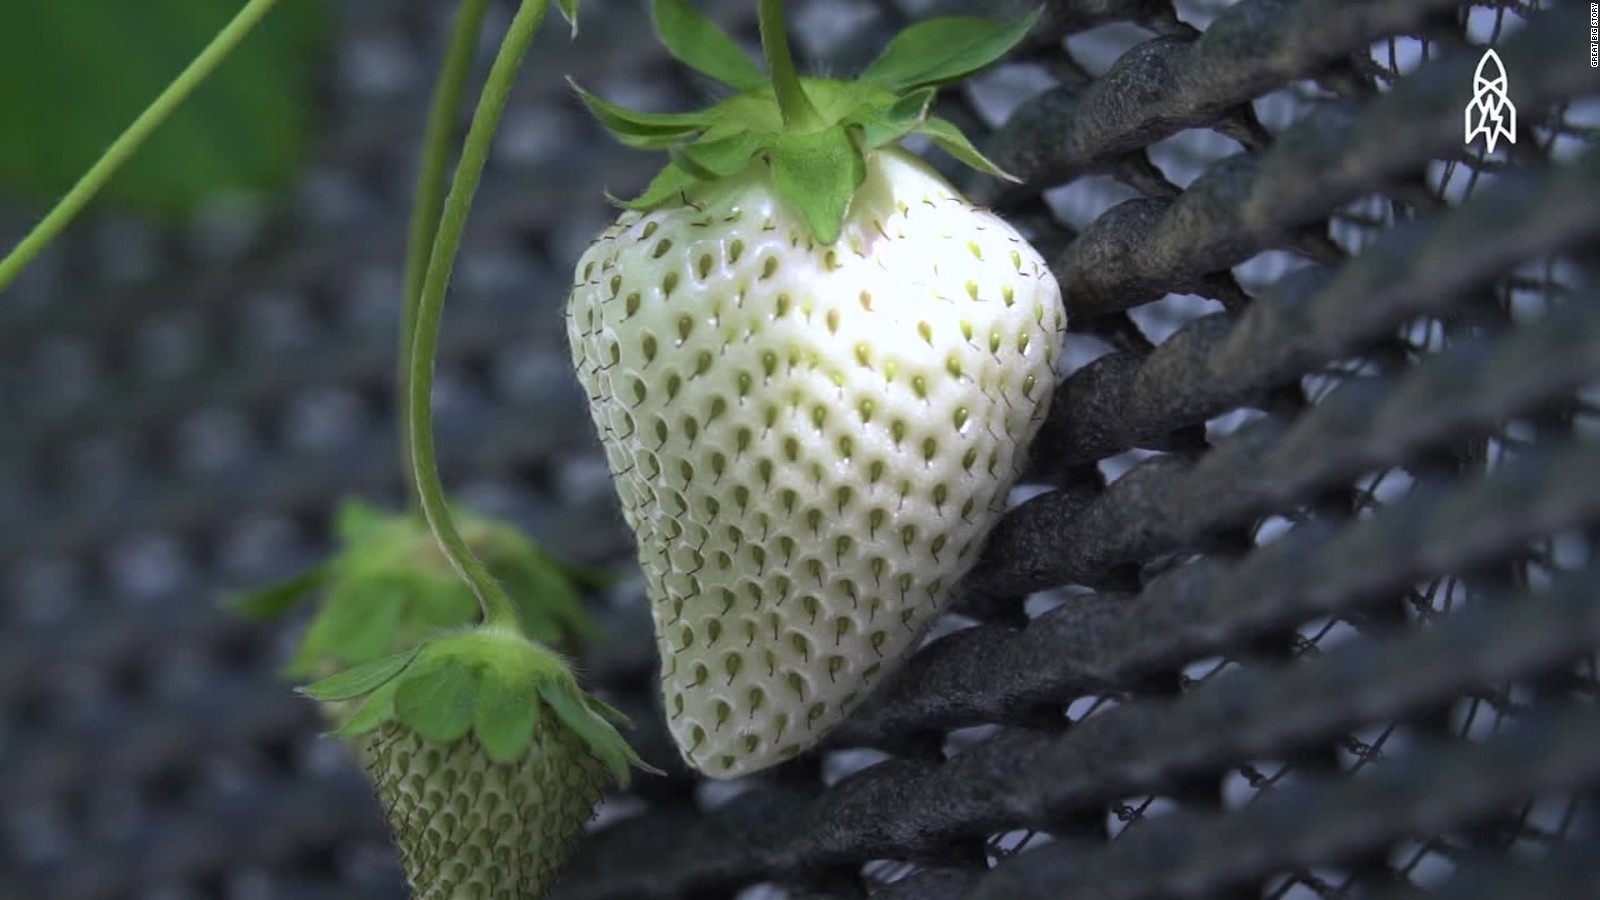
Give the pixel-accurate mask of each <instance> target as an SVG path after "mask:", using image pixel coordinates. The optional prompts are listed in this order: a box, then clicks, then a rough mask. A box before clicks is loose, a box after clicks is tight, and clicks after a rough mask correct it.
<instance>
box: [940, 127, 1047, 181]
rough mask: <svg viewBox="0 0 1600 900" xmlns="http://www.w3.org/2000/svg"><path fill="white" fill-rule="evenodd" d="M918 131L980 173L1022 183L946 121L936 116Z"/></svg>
mask: <svg viewBox="0 0 1600 900" xmlns="http://www.w3.org/2000/svg"><path fill="white" fill-rule="evenodd" d="M916 131H917V133H919V134H925V135H927V136H928V137H930V138H933V142H934V143H935V144H938V145H939V148H940V149H941V150H943V151H944V152H946V153H948V154H950V155H951V156H954V157H955V158H956V159H959V160H961V161H962V162H964V163H966V164H967V165H969V166H971V167H972V168H974V169H977V170H978V171H980V172H984V173H987V174H989V175H993V176H995V177H996V178H1004V179H1005V180H1007V181H1014V182H1021V180H1022V179H1020V178H1018V177H1017V176H1015V175H1013V174H1011V173H1010V172H1007V171H1006V170H1005V169H1002V168H1000V167H999V166H997V165H995V164H994V163H993V162H992V161H991V160H990V159H989V157H987V156H984V155H983V154H982V153H979V152H978V148H977V147H974V146H972V142H971V141H969V140H967V136H966V135H964V134H962V133H961V129H959V128H957V127H956V126H955V124H954V123H952V122H950V121H948V120H946V119H941V118H939V117H938V116H934V117H932V118H930V119H928V121H926V122H924V123H923V124H922V126H921V127H919V128H917V129H916Z"/></svg>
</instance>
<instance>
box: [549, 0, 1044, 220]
mask: <svg viewBox="0 0 1600 900" xmlns="http://www.w3.org/2000/svg"><path fill="white" fill-rule="evenodd" d="M760 10H761V32H762V44H763V46H764V48H765V49H766V57H767V63H768V66H767V68H768V72H769V73H770V74H767V73H763V72H762V70H761V68H760V67H759V66H758V65H757V63H756V62H755V61H754V60H752V59H751V58H750V57H749V56H747V55H746V54H745V53H744V51H743V50H741V49H740V48H739V46H738V44H736V43H735V42H734V41H733V39H732V38H731V37H729V36H728V35H727V34H726V33H725V32H723V31H722V30H721V29H719V28H718V27H717V26H716V25H715V24H713V23H712V22H711V21H710V20H709V19H707V18H706V17H705V16H704V15H702V14H701V13H699V12H698V11H696V10H695V9H694V7H693V6H691V5H690V3H689V0H654V5H653V14H654V18H655V26H656V33H657V35H658V36H659V37H660V39H661V42H662V44H664V45H665V46H666V48H667V50H668V51H669V52H670V53H671V54H672V55H673V56H674V57H676V58H677V59H678V60H679V61H680V62H682V63H684V64H685V65H687V66H689V67H690V68H692V69H694V70H695V71H697V72H700V73H701V74H702V75H705V76H707V77H709V78H712V79H714V80H716V81H718V82H720V83H722V84H725V85H728V86H729V87H731V88H734V89H735V90H736V91H737V93H735V94H733V95H732V96H730V97H728V98H727V99H724V100H722V101H721V102H719V103H716V104H715V105H713V106H710V107H707V108H705V109H701V110H695V111H692V112H675V113H647V112H638V111H635V110H630V109H627V108H625V107H622V106H619V105H617V104H614V103H611V102H609V101H607V100H605V99H603V98H601V97H598V96H596V95H594V94H592V93H590V92H588V91H586V90H584V89H583V88H581V87H579V86H578V85H577V84H575V83H574V84H573V88H574V89H575V90H576V91H577V93H578V96H579V98H580V99H581V100H582V101H583V103H584V105H585V106H586V107H588V109H589V112H590V113H591V114H592V115H593V116H594V117H595V119H597V120H598V121H599V122H600V124H601V125H602V126H604V127H605V128H606V129H607V130H608V131H609V132H610V133H611V134H612V135H613V136H615V137H616V138H617V139H618V140H619V141H621V142H622V143H624V144H626V145H628V146H630V147H636V148H639V149H646V150H665V151H667V153H668V154H669V156H670V157H671V161H670V162H669V163H668V164H667V165H666V166H665V167H664V168H663V169H662V170H661V171H660V172H659V173H658V174H657V175H656V176H655V178H654V179H653V180H652V181H651V182H650V185H649V186H648V187H647V188H646V189H645V190H644V192H643V193H642V194H640V195H639V196H637V197H634V198H632V199H631V200H627V201H623V203H622V205H624V206H626V207H628V208H630V209H636V210H640V211H647V210H651V209H655V208H658V207H660V206H663V205H666V204H668V203H671V202H674V201H678V202H681V201H682V198H683V194H684V192H685V191H687V190H688V189H690V188H691V187H693V186H694V185H696V184H699V183H704V182H707V181H715V180H718V179H722V178H728V177H731V176H733V175H736V174H738V173H740V172H742V171H744V170H745V169H746V168H747V167H749V166H752V165H764V166H766V167H767V168H768V169H769V170H770V172H771V177H772V179H773V183H774V185H775V186H776V188H777V190H778V193H779V194H780V195H781V196H782V197H783V199H784V201H785V202H787V203H788V204H790V205H791V206H792V207H793V208H794V210H795V211H796V212H797V213H799V215H800V217H801V219H802V220H803V221H804V222H805V223H806V225H807V227H808V228H809V229H810V231H811V234H812V237H814V238H815V239H816V240H817V241H819V242H820V243H822V244H824V245H827V244H832V243H834V242H835V241H836V240H838V238H839V234H840V232H841V230H842V227H843V223H844V219H845V216H846V215H847V213H848V211H849V207H850V201H851V199H852V198H853V197H854V196H855V193H856V190H857V189H858V188H859V187H860V186H861V184H862V182H863V181H864V180H865V178H866V156H867V154H869V153H872V152H873V151H876V150H879V149H882V148H885V147H890V146H894V145H897V144H898V143H899V142H900V141H901V140H903V139H904V138H906V137H908V136H910V135H913V134H921V135H925V136H926V137H927V138H929V139H930V140H931V141H932V142H933V143H934V144H935V145H936V146H938V147H939V148H940V149H942V150H944V151H945V152H947V153H949V154H950V155H951V156H953V157H955V158H956V159H957V160H959V161H961V162H962V163H964V164H965V165H967V166H969V167H971V168H973V169H976V170H978V171H980V172H985V173H987V174H990V175H995V176H997V177H1001V178H1006V179H1010V180H1013V181H1014V180H1016V179H1015V178H1013V177H1012V176H1011V175H1009V174H1007V173H1006V172H1004V171H1003V170H1001V169H1000V168H999V167H998V166H996V165H995V164H994V163H993V162H991V161H990V160H989V159H988V158H986V157H985V156H984V155H983V154H982V153H981V152H979V151H978V149H977V148H976V147H974V146H973V144H972V142H971V141H970V140H968V138H967V137H966V135H964V134H962V132H961V130H960V129H959V128H957V127H956V126H955V125H954V124H953V123H951V122H949V121H948V120H945V119H942V118H939V117H937V116H934V115H931V113H930V109H931V107H932V104H933V100H934V97H935V95H936V93H937V91H938V89H939V88H941V87H944V86H946V85H949V84H951V83H954V82H956V81H959V80H961V79H963V78H965V77H967V76H969V75H972V74H974V73H975V72H978V71H980V70H982V69H984V68H986V67H988V66H989V65H991V64H993V63H994V62H996V61H998V60H999V59H1000V58H1001V57H1003V56H1004V55H1005V54H1006V53H1007V52H1009V51H1010V50H1011V48H1013V47H1015V46H1016V45H1017V44H1018V43H1019V42H1020V41H1021V40H1022V39H1023V38H1024V37H1025V36H1026V35H1027V33H1028V32H1029V30H1031V29H1032V27H1033V25H1034V23H1035V22H1036V21H1038V17H1039V12H1038V11H1035V12H1033V13H1031V14H1029V15H1027V16H1023V17H1022V18H1019V19H1016V20H1014V21H1011V22H1004V23H1001V22H993V21H990V20H988V19H982V18H974V17H948V18H938V19H930V20H927V21H923V22H919V23H917V24H915V25H912V26H910V27H908V28H906V29H905V30H904V31H902V32H900V34H899V35H897V36H896V37H895V38H894V39H893V40H891V41H890V42H889V44H888V46H887V47H885V48H884V51H883V53H882V54H880V55H879V56H878V58H877V59H876V60H875V61H874V62H872V63H871V64H870V65H869V66H867V68H866V69H865V70H864V71H862V72H861V74H860V75H859V76H858V77H857V78H855V79H853V80H840V79H829V78H809V77H799V76H798V75H796V73H795V71H794V66H793V63H792V61H791V60H790V57H789V50H788V43H787V37H786V35H785V34H784V30H783V20H782V15H781V0H761V6H760Z"/></svg>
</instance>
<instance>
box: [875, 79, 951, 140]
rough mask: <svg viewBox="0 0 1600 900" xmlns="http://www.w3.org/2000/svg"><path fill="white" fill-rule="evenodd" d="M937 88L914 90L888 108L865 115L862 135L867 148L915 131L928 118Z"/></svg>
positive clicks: (898, 138)
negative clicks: (875, 113)
mask: <svg viewBox="0 0 1600 900" xmlns="http://www.w3.org/2000/svg"><path fill="white" fill-rule="evenodd" d="M937 93H938V91H937V89H935V88H931V87H930V88H922V89H920V90H917V91H913V92H911V93H909V94H907V95H905V96H904V97H901V98H900V99H898V100H896V101H895V102H894V103H892V104H890V106H889V108H888V109H885V110H883V111H882V112H881V113H879V114H877V115H873V116H862V117H861V119H862V124H861V136H862V141H863V142H864V143H865V144H866V145H867V149H869V150H876V149H878V148H879V147H886V146H888V145H889V144H893V143H894V142H895V141H898V140H900V139H901V138H903V137H905V136H906V135H908V134H910V133H911V132H913V131H915V130H916V129H917V128H918V127H920V126H921V125H922V123H923V122H925V121H927V119H928V109H929V108H930V107H932V106H933V98H934V96H935V95H936V94H937Z"/></svg>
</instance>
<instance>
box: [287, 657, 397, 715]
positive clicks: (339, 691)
mask: <svg viewBox="0 0 1600 900" xmlns="http://www.w3.org/2000/svg"><path fill="white" fill-rule="evenodd" d="M421 650H422V648H421V647H412V648H411V649H410V650H406V651H404V652H402V653H396V654H395V655H393V656H386V657H384V658H383V659H375V660H373V661H372V662H369V663H363V664H362V665H359V666H355V667H354V668H350V669H346V670H344V671H343V672H340V673H339V674H337V675H330V676H328V677H327V678H324V679H322V680H321V681H318V682H317V683H315V684H309V685H306V686H305V687H303V688H301V689H300V693H302V694H305V695H306V696H307V697H310V698H311V699H313V700H320V701H322V702H324V703H337V702H340V701H344V700H354V699H355V698H357V697H359V696H361V695H362V694H367V693H371V692H372V691H375V690H377V689H378V688H380V687H382V686H384V685H385V684H388V683H389V682H391V681H393V680H394V678H395V676H397V675H399V674H400V673H401V672H404V671H405V670H406V667H407V666H409V665H411V663H412V662H414V661H415V660H416V658H417V654H418V653H420V652H421Z"/></svg>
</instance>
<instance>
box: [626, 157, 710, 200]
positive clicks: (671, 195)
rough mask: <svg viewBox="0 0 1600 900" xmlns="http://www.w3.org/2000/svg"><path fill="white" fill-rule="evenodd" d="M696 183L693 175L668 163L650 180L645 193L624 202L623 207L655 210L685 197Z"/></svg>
mask: <svg viewBox="0 0 1600 900" xmlns="http://www.w3.org/2000/svg"><path fill="white" fill-rule="evenodd" d="M696 181H697V179H696V178H695V177H694V176H693V175H691V174H689V173H688V172H686V171H684V170H683V169H682V168H681V167H680V166H679V165H678V164H677V163H675V162H674V163H668V164H667V165H666V167H665V168H663V169H662V170H661V171H659V172H657V173H656V177H654V178H652V179H650V185H649V186H648V187H646V188H645V189H644V193H642V194H640V195H639V196H637V197H634V198H633V199H632V200H624V201H622V205H623V206H625V207H627V208H628V209H636V210H640V211H643V210H648V209H654V208H655V207H657V206H660V205H661V204H663V203H665V202H667V201H668V200H673V199H677V198H679V197H681V196H683V192H684V191H687V190H688V189H689V188H691V187H694V185H695V182H696Z"/></svg>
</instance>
